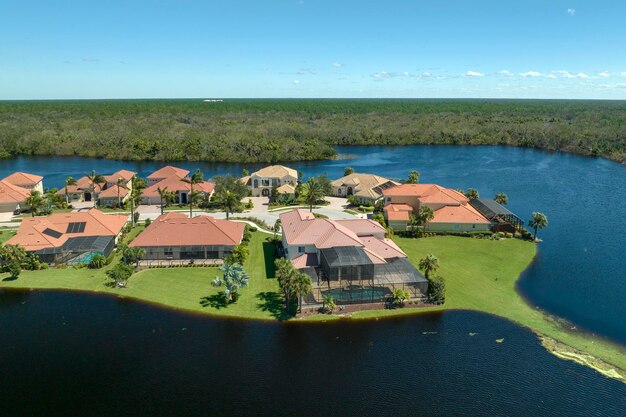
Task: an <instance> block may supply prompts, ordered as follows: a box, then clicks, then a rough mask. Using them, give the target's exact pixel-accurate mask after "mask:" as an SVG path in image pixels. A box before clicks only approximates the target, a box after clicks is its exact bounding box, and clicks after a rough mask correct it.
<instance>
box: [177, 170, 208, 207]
mask: <svg viewBox="0 0 626 417" xmlns="http://www.w3.org/2000/svg"><path fill="white" fill-rule="evenodd" d="M181 181H182V182H184V183H187V184H189V187H190V191H189V218H192V217H193V186H194V184H200V183H201V182H204V176H203V175H202V172H200V170H199V169H197V170H196V172H194V173H193V174H192V175H191V177H189V178H181Z"/></svg>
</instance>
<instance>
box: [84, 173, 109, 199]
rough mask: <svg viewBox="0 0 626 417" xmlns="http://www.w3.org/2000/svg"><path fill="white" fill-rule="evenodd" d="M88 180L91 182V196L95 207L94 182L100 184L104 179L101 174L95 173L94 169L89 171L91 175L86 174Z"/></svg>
mask: <svg viewBox="0 0 626 417" xmlns="http://www.w3.org/2000/svg"><path fill="white" fill-rule="evenodd" d="M87 178H89V182H90V183H91V198H93V206H94V207H96V200H97V199H96V184H102V183H104V182H105V179H104V177H103V176H102V175H100V174H96V171H95V170H92V171H91V175H87Z"/></svg>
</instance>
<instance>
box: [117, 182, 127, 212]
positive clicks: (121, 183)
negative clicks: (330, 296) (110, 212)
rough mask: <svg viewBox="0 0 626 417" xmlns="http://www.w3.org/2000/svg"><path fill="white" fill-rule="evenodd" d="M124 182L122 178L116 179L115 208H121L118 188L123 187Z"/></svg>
mask: <svg viewBox="0 0 626 417" xmlns="http://www.w3.org/2000/svg"><path fill="white" fill-rule="evenodd" d="M124 181H126V180H125V179H124V178H122V177H119V178H118V179H117V183H116V185H117V208H120V207H122V200H120V187H121V186H122V185H124Z"/></svg>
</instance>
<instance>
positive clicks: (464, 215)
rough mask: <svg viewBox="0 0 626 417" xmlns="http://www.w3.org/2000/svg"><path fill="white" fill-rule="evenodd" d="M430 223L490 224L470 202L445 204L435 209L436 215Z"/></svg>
mask: <svg viewBox="0 0 626 417" xmlns="http://www.w3.org/2000/svg"><path fill="white" fill-rule="evenodd" d="M430 223H481V224H489V223H490V222H489V220H487V219H486V218H485V217H484V216H483V215H482V214H480V213H479V212H478V211H477V210H476V209H475V208H474V207H472V206H471V205H469V204H462V205H459V206H443V207H441V208H440V209H438V210H435V217H434V218H433V220H431V222H430Z"/></svg>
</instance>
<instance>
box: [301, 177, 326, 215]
mask: <svg viewBox="0 0 626 417" xmlns="http://www.w3.org/2000/svg"><path fill="white" fill-rule="evenodd" d="M301 195H302V197H303V199H304V201H305V202H306V203H307V204H308V205H309V211H310V212H313V205H314V204H315V203H317V202H318V201H320V200H321V199H323V198H324V187H323V185H322V183H320V182H319V180H318V179H317V178H309V179H308V180H307V181H306V182H305V183H304V184H303V185H302V192H301Z"/></svg>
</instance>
